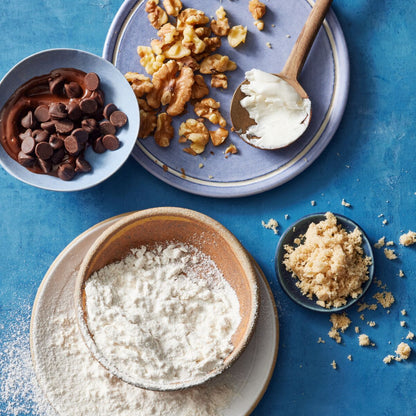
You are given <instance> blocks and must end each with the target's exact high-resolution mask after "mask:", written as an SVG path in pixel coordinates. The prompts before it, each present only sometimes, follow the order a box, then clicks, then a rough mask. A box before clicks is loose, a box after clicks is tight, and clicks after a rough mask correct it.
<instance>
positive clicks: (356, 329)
mask: <svg viewBox="0 0 416 416" xmlns="http://www.w3.org/2000/svg"><path fill="white" fill-rule="evenodd" d="M354 331H355V333H356V334H359V333H360V327H359V326H356V327H355V328H354Z"/></svg>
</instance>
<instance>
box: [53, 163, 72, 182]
mask: <svg viewBox="0 0 416 416" xmlns="http://www.w3.org/2000/svg"><path fill="white" fill-rule="evenodd" d="M57 174H58V177H59V178H61V179H62V180H64V181H70V180H71V179H73V177H74V176H75V169H74V167H73V166H72V165H71V164H70V163H62V165H59V167H58V170H57Z"/></svg>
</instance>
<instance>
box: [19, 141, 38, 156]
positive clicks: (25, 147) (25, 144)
mask: <svg viewBox="0 0 416 416" xmlns="http://www.w3.org/2000/svg"><path fill="white" fill-rule="evenodd" d="M35 146H36V142H35V139H34V138H33V137H26V139H24V140H23V141H22V145H21V150H22V152H23V153H25V154H27V155H30V154H32V153H33V151H34V150H35Z"/></svg>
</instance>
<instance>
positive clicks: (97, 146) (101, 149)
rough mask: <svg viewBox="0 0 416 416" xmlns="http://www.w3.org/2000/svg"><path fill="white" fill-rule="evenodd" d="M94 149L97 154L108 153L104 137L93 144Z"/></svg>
mask: <svg viewBox="0 0 416 416" xmlns="http://www.w3.org/2000/svg"><path fill="white" fill-rule="evenodd" d="M92 148H93V149H94V152H95V153H104V152H105V151H106V148H105V146H104V144H103V138H102V136H100V137H98V138H97V139H96V140H95V141H94V143H93V144H92Z"/></svg>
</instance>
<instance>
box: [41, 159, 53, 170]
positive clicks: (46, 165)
mask: <svg viewBox="0 0 416 416" xmlns="http://www.w3.org/2000/svg"><path fill="white" fill-rule="evenodd" d="M38 164H39V166H40V168H41V169H42V171H43V173H49V172H50V171H51V170H52V162H51V161H50V160H43V159H38Z"/></svg>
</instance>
